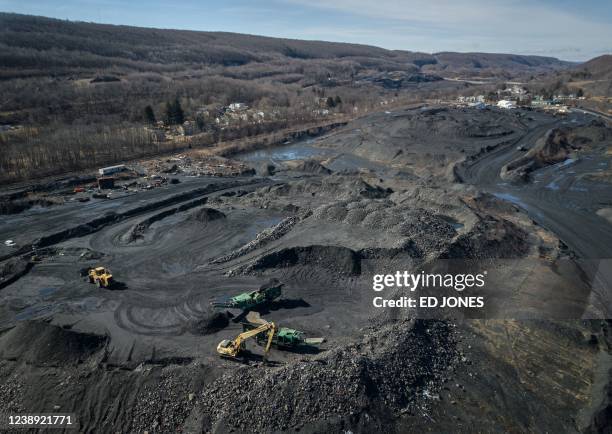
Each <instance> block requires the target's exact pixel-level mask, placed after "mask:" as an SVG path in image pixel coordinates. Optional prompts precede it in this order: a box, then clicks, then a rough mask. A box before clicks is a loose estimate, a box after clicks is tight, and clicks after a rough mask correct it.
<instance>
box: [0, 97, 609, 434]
mask: <svg viewBox="0 0 612 434" xmlns="http://www.w3.org/2000/svg"><path fill="white" fill-rule="evenodd" d="M555 129H561V132H562V133H563V134H562V135H558V136H555V137H557V138H558V140H557V139H555V140H557V142H555V143H554V146H553V143H552V141H551V142H546V137H548V136H547V134H550V133H549V131H550V130H555ZM611 131H612V130H611V129H610V127H608V126H607V125H606V124H604V123H602V122H601V121H600V120H598V119H597V118H595V117H593V116H590V115H586V114H583V113H575V114H574V113H572V114H570V115H568V116H566V117H562V118H556V117H552V116H551V115H548V114H544V113H540V112H536V111H522V110H517V111H501V110H496V109H491V110H472V109H450V108H444V107H439V108H438V107H434V108H425V109H422V108H419V109H406V110H399V111H394V112H385V113H379V114H374V115H369V116H367V117H365V118H362V119H358V120H356V121H353V122H351V123H349V124H348V125H347V126H346V127H343V128H340V129H337V130H334V131H332V132H331V133H329V134H327V135H325V136H322V137H317V138H311V139H308V140H304V141H300V142H296V143H292V144H287V145H284V146H282V147H279V148H272V149H268V150H264V151H257V152H254V153H251V154H246V155H242V156H239V158H240V159H241V160H242V161H243V162H246V163H247V164H250V165H252V166H253V167H254V168H255V169H256V171H257V175H254V176H238V177H210V178H207V177H190V176H186V175H183V174H181V173H180V168H179V169H178V173H175V174H174V175H172V176H173V177H175V178H177V179H179V180H180V181H181V182H180V183H178V184H168V185H166V186H163V187H159V188H156V189H152V190H147V191H139V192H133V193H131V192H128V193H125V192H119V193H117V194H113V195H112V196H111V197H112V199H92V200H90V201H89V202H83V203H81V202H76V201H75V202H69V203H65V204H62V205H50V204H44V205H45V206H41V204H40V203H37V204H34V206H31V205H32V204H29V206H31V207H26V208H27V209H25V210H23V211H21V212H18V210H15V209H13V210H12V211H11V213H10V214H7V213H5V214H4V215H0V240H2V241H4V240H9V239H10V240H13V241H14V242H15V244H16V245H15V246H5V245H0V256H1V257H2V262H0V288H1V289H0V327H1V330H2V332H1V334H0V379H1V381H0V412H14V413H18V412H53V411H62V412H74V413H76V414H77V415H78V423H79V426H80V431H81V432H144V431H148V432H181V431H182V432H219V433H221V432H283V431H288V432H296V431H300V432H340V431H343V432H349V431H350V432H364V433H366V432H372V431H373V430H382V432H457V431H459V432H474V431H479V432H507V431H510V432H609V429H610V418H611V412H612V407H611V404H610V394H611V393H612V383H611V381H610V375H611V374H612V371H611V368H612V357H611V355H610V354H611V353H610V348H611V347H610V345H611V343H612V342H611V341H612V338H611V333H610V332H611V326H612V323H611V322H610V321H609V320H607V319H606V318H610V317H611V316H610V311H609V310H610V306H611V302H610V290H609V288H610V284H609V283H610V281H612V278H611V277H610V274H611V273H612V265H611V264H610V262H609V261H610V258H612V223H611V222H612V184H610V182H612V172H611V171H610V170H611V168H610V159H611V158H612V152H611V151H610V150H611V149H612V148H611V145H612V142H611V140H610V137H612V135H611ZM561 136H562V137H561ZM559 137H560V138H559ZM536 146H538V148H537V149H536V151H537V152H536V151H533V152H531V153H530V149H532V148H534V147H536ZM517 159H522V160H520V161H519V162H518V163H517V164H516V166H517V167H520V168H521V170H523V168H525V167H529V168H530V169H529V170H527V171H525V172H526V173H522V172H521V174H520V176H506V175H505V174H506V172H508V170H509V169H508V168H509V167H510V168H511V167H514V165H513V164H512V163H513V162H516V161H517ZM534 159H536V160H537V161H535V162H534V161H532V160H534ZM519 163H520V164H519ZM172 164H173V163H171V162H168V163H167V165H168V166H171V165H172ZM508 165H509V166H508ZM510 170H512V169H510ZM502 174H504V178H505V179H502V178H501V176H500V175H502ZM508 178H509V179H508ZM58 188H59V187H58ZM18 191H19V189H17V188H12V189H11V190H8V189H7V190H6V192H5V196H4V198H3V201H4V204H3V209H5V210H8V209H11V206H10V203H11V201H14V200H16V199H15V197H17V196H19V193H18ZM9 193H10V194H12V195H13V196H12V198H9V197H8V196H7V194H9ZM6 212H8V211H6ZM468 259H469V260H473V261H478V263H482V261H487V263H488V264H489V266H490V267H492V269H494V268H497V269H498V271H499V272H500V273H501V274H499V276H501V277H499V278H498V279H497V280H495V282H494V283H495V285H494V287H495V288H496V289H495V290H496V293H493V294H490V296H491V297H492V299H494V300H497V302H499V301H500V300H502V301H503V300H506V299H512V300H513V304H508V306H511V307H508V308H507V309H504V308H503V304H502V305H500V307H499V308H498V309H497V310H493V311H492V312H491V315H490V316H488V318H489V319H466V318H470V317H472V318H473V317H474V316H473V315H470V313H469V312H462V311H460V310H459V311H452V312H450V313H449V312H447V313H449V314H450V317H448V316H446V317H445V318H443V319H423V318H424V317H427V313H426V312H422V311H416V310H410V309H387V310H384V309H383V310H381V309H375V308H373V307H372V296H373V292H372V288H371V276H372V275H373V274H378V273H392V272H394V271H396V270H409V271H418V270H420V269H435V267H436V266H438V264H439V263H440V262H441V261H448V260H461V261H465V260H468ZM462 263H463V262H462ZM98 264H101V265H104V266H107V267H108V268H110V269H111V270H112V272H113V274H114V276H115V277H116V279H117V280H118V283H119V285H117V288H116V289H114V290H105V289H99V288H97V287H95V286H93V285H91V284H89V283H87V282H86V281H84V280H83V278H82V277H81V276H80V274H79V270H80V269H82V268H83V267H86V266H93V265H98ZM504 273H505V274H504ZM272 277H275V278H278V279H279V280H281V281H282V282H284V283H285V286H284V287H283V295H282V297H281V298H280V299H279V300H276V301H275V302H273V303H272V304H271V305H269V306H267V307H265V308H262V309H260V315H261V316H262V317H264V318H266V319H267V320H269V321H275V322H276V323H277V324H278V325H280V326H285V327H292V328H296V329H299V330H303V331H305V332H306V334H307V335H308V336H312V337H325V339H326V341H325V343H324V344H323V345H322V346H321V347H320V349H319V350H318V351H312V352H304V351H302V352H289V351H281V350H278V349H273V350H272V352H271V354H270V356H269V362H268V363H267V364H264V363H263V362H262V359H261V354H262V350H261V348H260V347H258V346H257V345H255V344H254V343H252V342H251V343H249V344H248V348H249V350H250V352H251V355H250V357H248V358H246V359H245V360H244V361H243V362H242V363H239V362H235V361H230V360H224V359H220V358H219V357H218V356H217V354H216V351H215V348H216V346H217V344H218V342H219V341H221V340H222V339H226V338H231V337H234V336H235V335H236V334H238V333H240V332H241V331H242V328H241V326H240V324H239V323H238V322H237V320H238V319H239V318H240V317H239V315H240V312H236V311H233V312H229V313H227V314H226V311H225V310H221V311H215V310H214V309H213V308H212V307H211V305H210V303H211V301H213V300H218V299H222V298H224V297H227V296H231V295H234V294H237V293H240V292H243V291H245V290H253V289H257V288H258V287H259V286H260V285H261V284H262V283H264V282H265V281H267V280H268V279H270V278H272ZM551 306H552V307H551ZM543 312H545V313H543ZM451 318H454V319H451ZM516 318H531V319H516ZM606 430H608V431H606Z"/></svg>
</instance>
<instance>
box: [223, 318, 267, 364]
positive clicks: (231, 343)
mask: <svg viewBox="0 0 612 434" xmlns="http://www.w3.org/2000/svg"><path fill="white" fill-rule="evenodd" d="M275 332H276V325H275V324H274V323H273V322H265V323H264V324H261V325H260V326H259V327H256V328H253V329H251V330H248V331H245V332H243V333H240V334H239V335H238V336H237V337H236V338H234V339H232V340H229V339H224V340H222V341H221V342H219V345H217V353H219V354H220V355H221V357H227V358H231V359H236V358H238V356H239V355H240V354H241V353H242V352H243V351H244V350H245V342H246V341H247V340H248V339H250V338H253V337H255V336H258V335H262V334H264V333H267V334H268V339H267V344H266V346H265V349H264V360H265V359H266V357H267V355H268V351H270V346H271V345H272V338H273V337H274V334H275Z"/></svg>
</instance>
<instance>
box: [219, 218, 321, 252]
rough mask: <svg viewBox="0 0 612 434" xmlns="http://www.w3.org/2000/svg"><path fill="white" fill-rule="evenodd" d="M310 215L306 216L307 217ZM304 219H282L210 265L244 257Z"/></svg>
mask: <svg viewBox="0 0 612 434" xmlns="http://www.w3.org/2000/svg"><path fill="white" fill-rule="evenodd" d="M308 215H310V214H306V216H308ZM303 218H304V217H299V216H291V217H287V218H285V219H283V220H282V221H280V222H279V223H277V224H275V225H274V226H272V227H269V228H266V229H264V230H263V231H261V232H259V233H258V234H257V235H256V236H255V239H254V240H251V241H249V242H248V243H246V244H245V245H244V246H242V247H240V248H239V249H236V250H234V251H232V252H230V253H228V254H227V255H224V256H221V257H220V258H216V259H214V260H212V261H211V263H212V264H221V263H223V262H228V261H231V260H232V259H236V258H238V257H240V256H243V255H246V254H247V253H249V252H252V251H253V250H255V249H258V248H260V247H262V246H264V245H265V244H267V243H269V242H270V241H274V240H278V239H279V238H281V237H282V236H284V235H285V234H286V233H287V232H289V231H290V230H291V228H293V226H295V224H296V223H297V222H299V221H300V220H302V219H303Z"/></svg>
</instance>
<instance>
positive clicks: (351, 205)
mask: <svg viewBox="0 0 612 434" xmlns="http://www.w3.org/2000/svg"><path fill="white" fill-rule="evenodd" d="M313 218H316V219H320V220H327V221H331V222H337V223H345V224H349V225H358V226H361V227H364V228H367V229H371V230H372V231H385V232H387V233H393V234H396V235H397V238H396V240H397V242H396V244H395V245H393V246H389V247H402V246H404V245H405V244H406V242H407V241H408V240H414V241H415V242H416V243H417V245H418V247H419V249H421V250H422V251H424V252H427V253H429V252H433V251H436V250H438V249H440V248H441V247H442V246H444V245H446V244H447V243H448V242H449V241H450V240H451V239H452V238H453V237H454V236H455V234H456V232H455V229H454V228H453V226H452V225H451V224H450V223H449V222H448V221H446V220H445V219H444V218H442V217H440V216H438V215H435V214H434V213H433V212H431V211H428V210H425V209H423V208H415V207H414V206H411V205H403V204H402V205H396V204H395V203H394V202H392V201H390V200H358V201H339V202H336V203H333V204H330V205H323V206H321V207H319V208H317V209H316V210H315V211H314V212H313Z"/></svg>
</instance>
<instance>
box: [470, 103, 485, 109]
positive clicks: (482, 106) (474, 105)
mask: <svg viewBox="0 0 612 434" xmlns="http://www.w3.org/2000/svg"><path fill="white" fill-rule="evenodd" d="M468 107H470V108H475V109H478V110H483V109H485V108H487V105H486V104H485V103H484V102H482V101H478V102H472V103H470V104H468Z"/></svg>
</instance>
